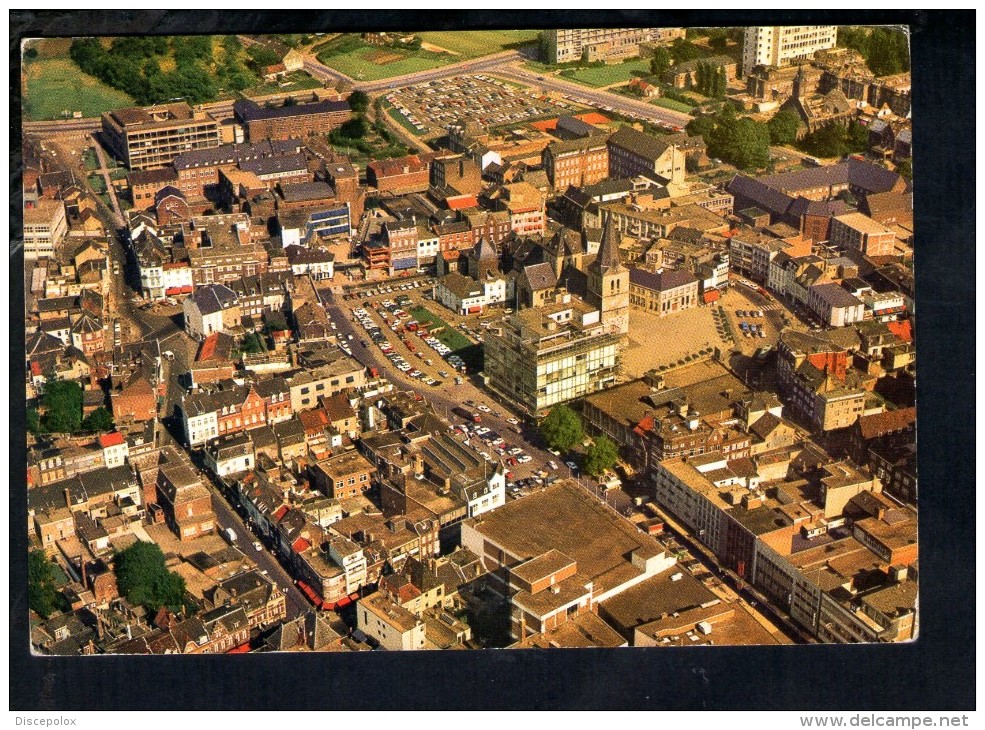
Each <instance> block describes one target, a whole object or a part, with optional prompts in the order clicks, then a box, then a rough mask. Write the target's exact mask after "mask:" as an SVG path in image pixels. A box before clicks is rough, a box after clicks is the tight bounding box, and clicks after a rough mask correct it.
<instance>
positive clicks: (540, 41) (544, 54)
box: [537, 31, 553, 63]
mask: <svg viewBox="0 0 985 730" xmlns="http://www.w3.org/2000/svg"><path fill="white" fill-rule="evenodd" d="M537 52H538V54H539V55H538V57H539V58H540V60H541V61H543V62H544V63H553V59H552V58H551V55H550V54H551V46H550V44H549V43H548V42H547V33H545V32H544V31H540V32H538V33H537Z"/></svg>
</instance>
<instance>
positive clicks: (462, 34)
mask: <svg viewBox="0 0 985 730" xmlns="http://www.w3.org/2000/svg"><path fill="white" fill-rule="evenodd" d="M419 35H420V37H421V40H422V41H424V42H425V43H430V44H432V45H435V46H439V47H441V48H444V49H446V50H449V51H451V52H452V53H456V54H458V58H457V59H456V60H465V59H469V58H478V57H479V56H487V55H489V54H491V53H499V52H500V51H505V50H508V49H510V48H514V47H516V46H518V45H526V44H529V43H533V42H535V41H536V40H537V31H535V30H429V31H425V32H423V33H420V34H419Z"/></svg>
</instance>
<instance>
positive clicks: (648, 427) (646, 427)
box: [633, 416, 653, 436]
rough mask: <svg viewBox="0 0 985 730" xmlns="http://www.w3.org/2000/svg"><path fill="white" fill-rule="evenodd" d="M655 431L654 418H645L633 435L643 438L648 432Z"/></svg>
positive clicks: (638, 424) (637, 425)
mask: <svg viewBox="0 0 985 730" xmlns="http://www.w3.org/2000/svg"><path fill="white" fill-rule="evenodd" d="M652 430H653V416H644V417H643V420H642V421H640V422H639V423H637V424H636V428H634V429H633V433H635V434H636V435H637V436H642V435H643V434H644V433H645V432H647V431H652Z"/></svg>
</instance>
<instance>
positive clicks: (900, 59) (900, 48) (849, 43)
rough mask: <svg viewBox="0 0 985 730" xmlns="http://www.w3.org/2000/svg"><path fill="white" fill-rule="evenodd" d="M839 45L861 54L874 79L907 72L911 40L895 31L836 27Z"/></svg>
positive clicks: (901, 32) (893, 29) (889, 29)
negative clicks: (874, 76)
mask: <svg viewBox="0 0 985 730" xmlns="http://www.w3.org/2000/svg"><path fill="white" fill-rule="evenodd" d="M838 45H839V46H845V47H847V48H854V49H855V50H856V51H858V52H859V53H861V54H862V57H863V58H864V59H865V62H866V64H867V65H868V66H869V70H871V71H872V73H874V74H875V75H876V76H889V75H891V74H898V73H903V72H904V71H909V70H910V39H909V38H908V37H907V35H906V33H904V32H903V31H901V30H898V29H896V28H881V27H880V28H861V27H851V26H848V27H843V28H839V29H838Z"/></svg>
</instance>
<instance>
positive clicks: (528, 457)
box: [516, 454, 534, 464]
mask: <svg viewBox="0 0 985 730" xmlns="http://www.w3.org/2000/svg"><path fill="white" fill-rule="evenodd" d="M533 460H534V457H532V456H531V455H530V454H523V455H522V456H518V457H516V461H517V463H518V464H526V463H527V462H528V461H533Z"/></svg>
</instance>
